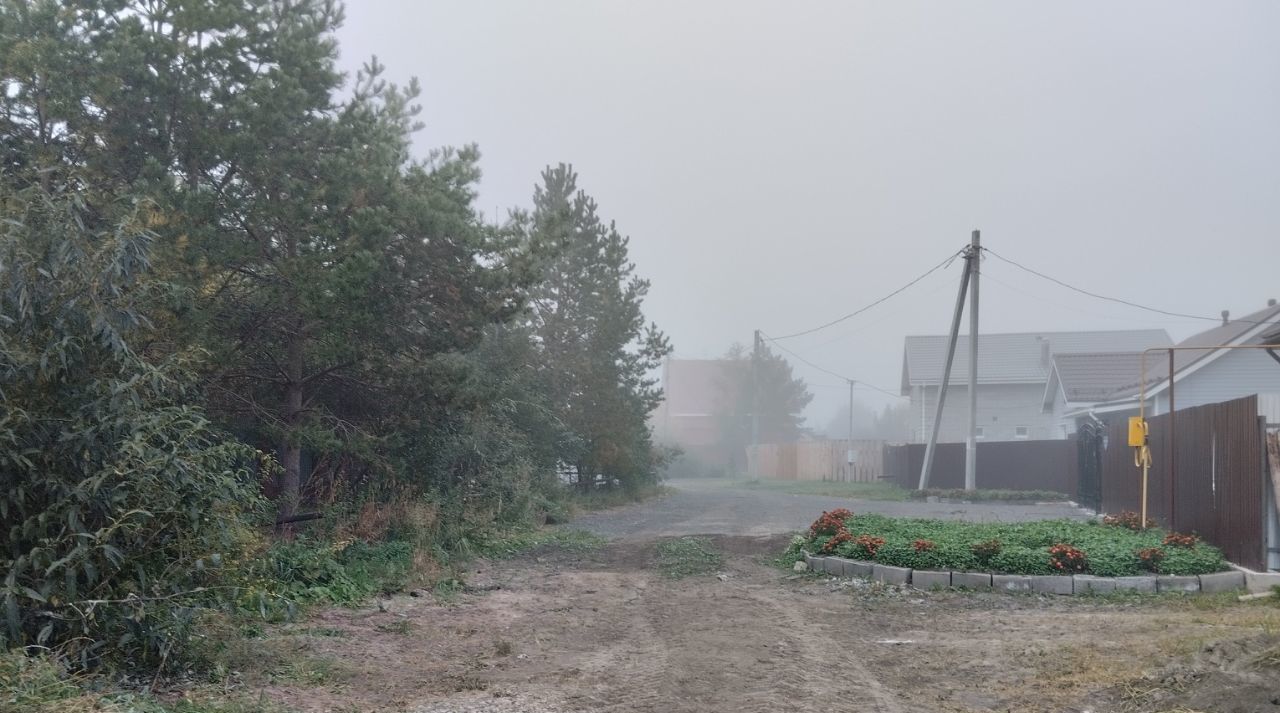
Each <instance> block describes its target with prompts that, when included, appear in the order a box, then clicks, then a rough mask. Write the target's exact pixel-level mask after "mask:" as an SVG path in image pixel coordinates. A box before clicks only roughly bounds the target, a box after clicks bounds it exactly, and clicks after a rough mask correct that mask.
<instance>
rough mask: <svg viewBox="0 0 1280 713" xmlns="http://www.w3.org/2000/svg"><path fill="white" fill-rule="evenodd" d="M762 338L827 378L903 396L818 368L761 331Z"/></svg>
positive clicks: (899, 396) (900, 395)
mask: <svg viewBox="0 0 1280 713" xmlns="http://www.w3.org/2000/svg"><path fill="white" fill-rule="evenodd" d="M760 336H762V337H764V338H765V339H768V340H769V341H771V342H773V344H774V346H776V347H777V348H779V349H781V350H782V351H784V352H786V353H788V354H790V355H791V356H793V357H795V358H796V359H799V360H800V361H801V362H803V363H805V364H808V365H809V366H811V367H813V368H814V369H817V370H818V371H820V372H822V373H824V374H826V375H827V376H834V377H836V378H837V379H840V380H841V381H844V382H845V383H848V382H850V381H852V382H853V384H854V386H865V387H867V388H868V389H874V390H876V391H879V392H880V393H882V394H885V395H888V396H892V397H894V398H902V394H895V393H893V392H892V391H888V390H887V389H882V388H880V387H879V386H876V385H874V384H868V383H867V382H865V381H860V380H858V379H851V378H849V377H847V376H845V375H844V374H837V373H836V372H834V371H832V370H830V369H827V368H825V367H821V366H818V365H817V364H814V363H813V362H811V361H809V360H808V359H805V358H804V357H802V356H800V355H799V354H796V353H795V352H793V351H791V350H790V349H787V348H786V347H784V346H782V345H781V344H778V340H777V339H775V338H773V337H771V336H769V335H768V334H765V333H764V332H763V331H761V332H760Z"/></svg>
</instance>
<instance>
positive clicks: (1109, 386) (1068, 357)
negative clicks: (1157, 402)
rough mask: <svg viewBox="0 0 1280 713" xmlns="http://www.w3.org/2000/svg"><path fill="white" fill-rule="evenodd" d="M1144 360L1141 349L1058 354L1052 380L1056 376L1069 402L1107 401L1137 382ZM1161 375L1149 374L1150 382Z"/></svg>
mask: <svg viewBox="0 0 1280 713" xmlns="http://www.w3.org/2000/svg"><path fill="white" fill-rule="evenodd" d="M1141 362H1142V352H1085V353H1081V354H1058V355H1056V356H1054V358H1053V370H1054V373H1053V374H1052V375H1051V376H1050V379H1049V380H1050V381H1051V382H1052V381H1054V380H1055V379H1056V381H1057V383H1058V384H1060V386H1061V388H1062V393H1063V395H1064V396H1066V398H1067V401H1105V400H1106V399H1107V398H1109V397H1111V396H1112V395H1114V394H1115V393H1116V392H1117V391H1120V390H1121V389H1124V388H1126V387H1128V386H1130V385H1132V384H1133V383H1135V382H1136V381H1137V376H1138V374H1139V373H1140V372H1141V368H1142V367H1141ZM1159 378H1160V377H1159V376H1157V375H1148V376H1147V383H1150V382H1152V381H1158V380H1159Z"/></svg>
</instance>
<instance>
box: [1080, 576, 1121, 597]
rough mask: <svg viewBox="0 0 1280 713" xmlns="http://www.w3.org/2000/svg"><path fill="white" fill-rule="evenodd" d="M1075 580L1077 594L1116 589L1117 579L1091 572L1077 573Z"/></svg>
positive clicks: (1099, 592)
mask: <svg viewBox="0 0 1280 713" xmlns="http://www.w3.org/2000/svg"><path fill="white" fill-rule="evenodd" d="M1071 579H1072V580H1073V582H1072V586H1073V587H1074V590H1073V591H1074V593H1075V594H1101V593H1103V592H1114V591H1116V580H1115V579H1114V578H1112V577H1095V576H1093V575H1091V574H1077V575H1075V576H1074V577H1072V578H1071Z"/></svg>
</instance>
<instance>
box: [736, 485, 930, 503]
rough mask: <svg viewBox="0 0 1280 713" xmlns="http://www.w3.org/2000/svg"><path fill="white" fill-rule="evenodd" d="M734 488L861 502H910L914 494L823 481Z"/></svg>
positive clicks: (884, 488)
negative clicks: (853, 499) (851, 499)
mask: <svg viewBox="0 0 1280 713" xmlns="http://www.w3.org/2000/svg"><path fill="white" fill-rule="evenodd" d="M733 486H734V487H739V488H747V489H750V490H768V491H772V492H778V493H789V494H792V495H822V496H826V497H831V498H857V499H859V500H910V499H911V493H912V491H910V490H903V489H902V488H899V487H898V486H896V485H893V484H892V483H840V482H834V481H821V480H739V481H733Z"/></svg>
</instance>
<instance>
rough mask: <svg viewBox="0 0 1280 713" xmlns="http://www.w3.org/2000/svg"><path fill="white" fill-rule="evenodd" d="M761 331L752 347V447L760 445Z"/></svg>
mask: <svg viewBox="0 0 1280 713" xmlns="http://www.w3.org/2000/svg"><path fill="white" fill-rule="evenodd" d="M761 346H762V345H761V342H760V330H758V329H757V330H756V335H755V342H754V343H753V344H752V347H751V445H753V446H756V445H759V444H760V347H761Z"/></svg>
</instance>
